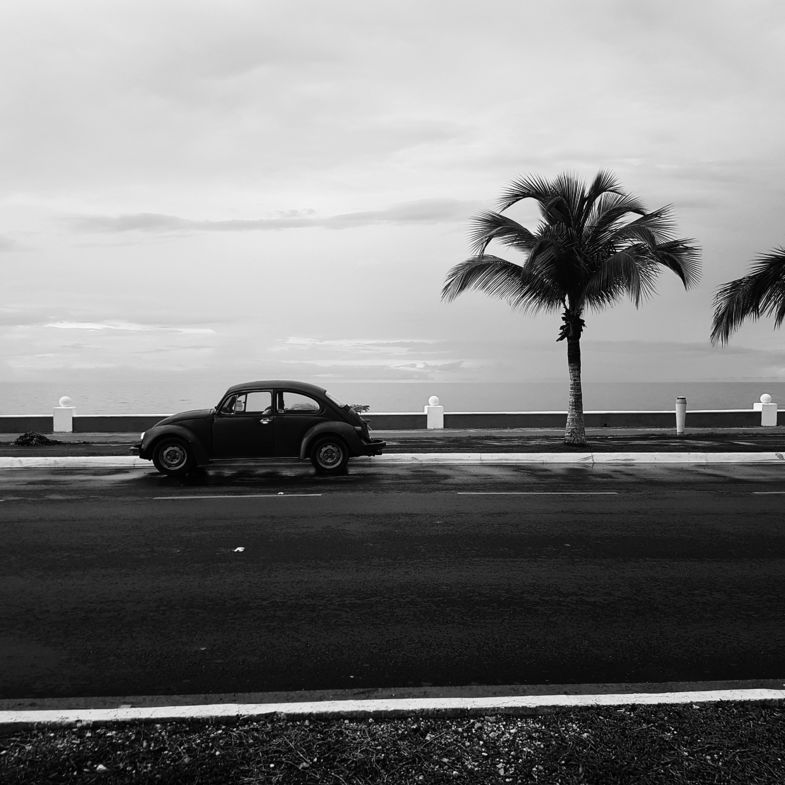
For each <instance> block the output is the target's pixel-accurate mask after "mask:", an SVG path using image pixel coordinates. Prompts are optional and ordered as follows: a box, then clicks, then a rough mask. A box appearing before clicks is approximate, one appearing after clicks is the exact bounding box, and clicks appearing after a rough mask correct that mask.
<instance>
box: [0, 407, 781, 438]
mask: <svg viewBox="0 0 785 785" xmlns="http://www.w3.org/2000/svg"><path fill="white" fill-rule="evenodd" d="M166 416H168V415H166V414H77V415H74V417H73V432H74V433H136V432H141V431H144V430H146V429H147V428H149V427H150V426H152V425H154V424H155V423H156V422H158V421H159V420H161V419H163V418H164V417H166ZM362 416H363V417H364V418H365V419H367V420H368V423H369V424H370V426H371V428H373V429H374V430H377V431H402V430H425V429H426V428H427V424H428V423H427V415H426V413H425V412H373V413H371V412H366V413H364V414H363V415H362ZM566 419H567V414H566V412H446V413H445V414H444V427H445V429H447V430H449V429H451V428H452V429H472V428H474V429H484V428H557V429H558V428H564V425H565V422H566ZM584 419H585V422H586V427H587V428H659V429H675V425H676V420H675V416H674V412H673V411H654V412H652V411H643V412H635V411H624V412H585V413H584ZM686 422H687V424H686V427H687V430H688V431H689V430H690V429H692V428H755V427H760V426H761V413H760V411H755V410H754V409H725V410H705V411H701V410H696V411H689V412H688V413H687V420H686ZM777 425H783V426H785V410H781V411H778V412H777ZM53 427H54V423H53V418H52V416H51V415H0V433H25V432H27V431H33V432H36V433H52V432H53Z"/></svg>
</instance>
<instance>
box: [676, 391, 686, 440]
mask: <svg viewBox="0 0 785 785" xmlns="http://www.w3.org/2000/svg"><path fill="white" fill-rule="evenodd" d="M686 421H687V399H686V398H685V396H683V395H677V396H676V436H681V435H683V433H684V425H685V423H686Z"/></svg>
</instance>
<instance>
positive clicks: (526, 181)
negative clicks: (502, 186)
mask: <svg viewBox="0 0 785 785" xmlns="http://www.w3.org/2000/svg"><path fill="white" fill-rule="evenodd" d="M552 190H553V189H552V186H551V184H550V183H549V182H548V181H547V180H544V179H543V178H542V177H537V176H536V175H532V176H529V177H521V178H519V179H517V180H513V181H512V183H510V185H509V186H508V187H507V190H506V191H505V192H504V193H503V194H502V197H501V199H499V209H500V210H506V209H507V208H508V207H512V205H514V204H516V203H517V202H520V201H522V200H523V199H534V200H535V201H537V202H540V203H545V202H547V201H548V200H549V199H551V197H552V195H553V194H552Z"/></svg>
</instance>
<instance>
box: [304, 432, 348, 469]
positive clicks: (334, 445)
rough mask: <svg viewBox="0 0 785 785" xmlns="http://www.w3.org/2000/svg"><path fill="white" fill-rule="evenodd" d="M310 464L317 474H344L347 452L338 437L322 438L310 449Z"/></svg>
mask: <svg viewBox="0 0 785 785" xmlns="http://www.w3.org/2000/svg"><path fill="white" fill-rule="evenodd" d="M311 463H312V464H313V466H314V469H316V473H317V474H327V475H337V474H346V471H347V468H346V467H347V466H348V464H349V450H348V449H347V447H346V442H344V440H343V439H341V438H339V437H338V436H322V437H321V438H320V439H317V440H316V441H315V442H314V443H313V446H312V447H311Z"/></svg>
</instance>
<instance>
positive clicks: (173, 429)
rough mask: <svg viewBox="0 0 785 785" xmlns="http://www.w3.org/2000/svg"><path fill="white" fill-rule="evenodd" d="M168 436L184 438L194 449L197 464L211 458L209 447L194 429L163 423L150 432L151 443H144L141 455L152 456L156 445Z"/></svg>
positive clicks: (144, 456)
mask: <svg viewBox="0 0 785 785" xmlns="http://www.w3.org/2000/svg"><path fill="white" fill-rule="evenodd" d="M166 436H176V437H177V438H178V439H182V440H183V441H184V442H186V443H187V444H188V446H189V447H190V448H191V449H192V450H193V453H194V458H195V459H196V463H197V464H199V465H202V464H205V463H207V462H208V461H209V460H210V455H209V453H208V451H207V448H206V447H205V446H204V444H202V442H201V440H200V439H198V438H197V437H196V435H195V434H194V433H193V431H191V430H189V429H188V428H185V427H183V426H182V425H174V424H172V425H163V426H161V427H160V428H156V429H155V431H154V433H152V434H148V438H150V442H149V444H145V445H143V447H142V452H141V453H140V457H142V458H148V457H149V458H152V455H153V450H154V449H155V445H156V444H157V443H158V442H159V441H160V440H161V439H163V438H164V437H166ZM145 441H147V439H145Z"/></svg>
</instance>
